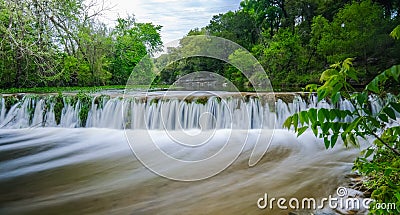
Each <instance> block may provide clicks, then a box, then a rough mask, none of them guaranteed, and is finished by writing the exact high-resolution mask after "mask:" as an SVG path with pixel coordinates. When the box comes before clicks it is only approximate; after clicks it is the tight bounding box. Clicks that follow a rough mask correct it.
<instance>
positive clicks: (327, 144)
mask: <svg viewBox="0 0 400 215" xmlns="http://www.w3.org/2000/svg"><path fill="white" fill-rule="evenodd" d="M324 143H325V148H326V149H328V148H329V146H330V144H331V142H330V141H329V140H328V138H327V137H325V138H324Z"/></svg>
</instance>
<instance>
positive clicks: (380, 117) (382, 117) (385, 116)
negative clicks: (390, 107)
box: [378, 113, 389, 123]
mask: <svg viewBox="0 0 400 215" xmlns="http://www.w3.org/2000/svg"><path fill="white" fill-rule="evenodd" d="M378 117H379V119H380V120H382V121H383V122H386V123H388V122H389V118H388V116H387V115H386V114H383V113H381V114H379V115H378Z"/></svg>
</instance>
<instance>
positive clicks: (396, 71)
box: [389, 65, 400, 81]
mask: <svg viewBox="0 0 400 215" xmlns="http://www.w3.org/2000/svg"><path fill="white" fill-rule="evenodd" d="M389 71H390V74H391V76H392V77H393V78H394V80H395V81H398V80H399V75H400V65H395V66H392V68H390V69H389Z"/></svg>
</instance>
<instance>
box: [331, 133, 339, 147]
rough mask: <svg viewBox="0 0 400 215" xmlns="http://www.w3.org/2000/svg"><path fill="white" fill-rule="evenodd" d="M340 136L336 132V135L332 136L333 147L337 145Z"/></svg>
mask: <svg viewBox="0 0 400 215" xmlns="http://www.w3.org/2000/svg"><path fill="white" fill-rule="evenodd" d="M338 137H339V135H338V134H334V135H332V136H331V147H332V148H333V147H334V146H335V144H336V141H337V139H338Z"/></svg>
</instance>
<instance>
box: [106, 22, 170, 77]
mask: <svg viewBox="0 0 400 215" xmlns="http://www.w3.org/2000/svg"><path fill="white" fill-rule="evenodd" d="M117 22H118V24H117V26H116V27H115V30H114V31H113V32H112V35H113V37H114V38H115V42H114V56H113V59H112V63H111V68H112V75H113V77H112V82H113V83H115V84H125V83H126V81H127V80H128V78H129V76H130V75H131V73H132V71H133V68H134V67H135V66H136V65H137V63H138V62H140V60H141V59H142V58H143V57H144V56H145V55H146V54H150V55H151V54H152V53H154V52H156V51H159V50H160V47H161V45H162V42H161V37H160V33H159V31H160V30H161V26H154V25H153V24H151V23H136V22H135V20H134V18H133V17H128V18H126V19H122V18H119V19H117Z"/></svg>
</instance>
